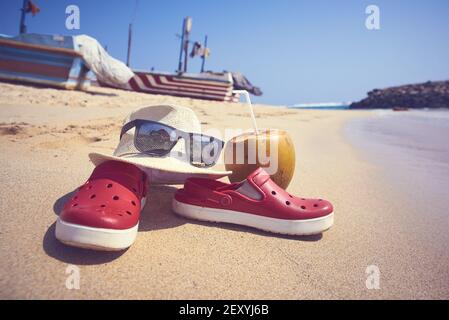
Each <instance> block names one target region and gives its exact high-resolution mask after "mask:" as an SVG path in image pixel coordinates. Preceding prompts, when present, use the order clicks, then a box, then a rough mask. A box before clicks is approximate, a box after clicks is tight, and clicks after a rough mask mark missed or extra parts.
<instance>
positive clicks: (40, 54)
mask: <svg viewBox="0 0 449 320" xmlns="http://www.w3.org/2000/svg"><path fill="white" fill-rule="evenodd" d="M88 72H89V69H88V68H87V67H86V65H85V64H84V62H83V57H82V55H81V54H80V53H79V52H77V50H76V44H75V43H74V40H73V37H71V36H60V35H44V34H33V33H29V34H21V35H18V36H15V37H9V36H6V35H0V80H3V81H12V82H19V83H29V84H33V85H44V86H51V87H58V88H63V89H78V90H83V89H85V88H86V87H87V86H88V85H89V83H90V80H89V77H88V76H87V74H88Z"/></svg>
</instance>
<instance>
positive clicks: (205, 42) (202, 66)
mask: <svg viewBox="0 0 449 320" xmlns="http://www.w3.org/2000/svg"><path fill="white" fill-rule="evenodd" d="M204 50H207V34H206V36H205V37H204ZM202 58H203V62H202V63H201V72H204V64H205V63H206V51H204V52H203V56H202Z"/></svg>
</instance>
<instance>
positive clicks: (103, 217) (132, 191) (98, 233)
mask: <svg viewBox="0 0 449 320" xmlns="http://www.w3.org/2000/svg"><path fill="white" fill-rule="evenodd" d="M146 179H147V178H146V175H145V174H144V173H143V172H142V171H141V170H140V169H138V168H137V167H136V166H134V165H131V164H128V163H124V162H117V161H108V162H104V163H102V164H100V165H99V166H97V167H96V168H95V169H94V171H93V172H92V175H91V176H90V178H89V179H88V181H87V182H86V183H85V184H84V185H82V186H81V187H80V188H79V189H78V192H76V194H75V195H74V196H73V197H72V198H71V199H70V200H69V201H67V203H66V204H65V205H64V208H63V209H62V211H61V213H60V215H59V217H58V220H57V222H56V238H57V239H58V240H59V241H61V242H63V243H65V244H68V245H71V246H76V247H82V248H89V249H97V250H122V249H125V248H128V247H129V246H130V245H131V244H132V243H133V242H134V240H135V238H136V235H137V229H138V225H139V216H140V210H141V207H142V206H143V203H142V200H144V199H145V195H146Z"/></svg>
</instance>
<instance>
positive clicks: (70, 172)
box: [0, 84, 449, 299]
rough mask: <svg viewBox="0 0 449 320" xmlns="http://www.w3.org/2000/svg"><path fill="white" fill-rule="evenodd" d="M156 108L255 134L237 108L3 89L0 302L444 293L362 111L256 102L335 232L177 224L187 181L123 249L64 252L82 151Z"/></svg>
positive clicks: (438, 261) (441, 259) (85, 163)
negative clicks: (292, 233)
mask: <svg viewBox="0 0 449 320" xmlns="http://www.w3.org/2000/svg"><path fill="white" fill-rule="evenodd" d="M158 103H177V104H180V105H184V106H188V107H191V108H192V109H193V110H194V111H195V112H196V114H197V115H198V117H199V118H200V120H201V121H202V123H203V126H204V127H205V128H206V129H207V128H218V129H220V130H224V129H225V128H242V129H246V128H249V127H250V126H251V122H250V119H249V118H248V111H247V109H246V106H245V105H242V104H229V103H219V102H209V101H199V100H193V99H183V98H174V97H166V96H154V95H147V94H138V93H132V92H125V91H120V90H113V89H100V88H93V89H92V90H91V92H90V93H83V92H71V91H62V90H54V89H38V88H32V87H26V86H18V85H10V84H0V144H1V148H2V152H1V153H0V181H1V187H0V214H1V217H0V219H1V221H2V222H1V230H0V258H1V259H0V298H2V299H11V298H12V299H18V298H26V299H29V298H33V299H45V298H50V299H55V298H63V299H70V298H74V299H86V298H96V299H107V298H115V299H130V298H137V299H167V298H174V299H177V298H185V299H197V298H205V299H211V298H218V299H264V298H266V299H312V298H318V299H323V298H330V299H345V298H356V299H380V298H387V299H393V298H399V299H404V298H445V299H447V298H449V281H448V279H449V272H448V267H447V266H448V264H447V262H448V261H447V258H446V257H447V253H446V252H445V251H442V250H441V247H436V246H433V245H429V244H428V243H423V242H422V238H421V237H419V236H418V235H417V233H416V230H418V229H419V230H420V233H419V234H428V238H431V235H432V233H433V231H434V229H433V228H432V226H431V225H430V223H428V224H420V225H417V226H415V229H410V226H409V224H408V223H409V221H410V218H409V217H410V215H413V216H419V215H420V214H421V213H422V212H421V209H419V208H417V207H416V206H415V204H414V203H413V201H410V199H409V198H408V194H407V193H405V192H403V190H402V189H401V188H400V187H398V186H397V185H395V184H393V183H391V182H390V176H389V173H388V171H386V170H385V167H384V165H382V164H380V163H378V162H376V161H375V160H373V159H371V158H372V157H371V155H370V154H369V152H368V151H366V150H364V149H363V148H358V147H354V145H353V144H352V142H351V141H349V140H348V138H347V134H346V133H345V129H344V128H345V126H346V124H348V123H350V122H351V121H352V120H356V119H359V118H375V117H377V116H378V115H376V114H373V113H370V112H365V111H356V112H350V111H304V110H303V111H301V110H292V109H286V108H283V107H279V106H261V105H260V106H256V115H257V120H258V123H259V127H261V128H263V127H264V128H270V127H271V128H279V129H283V130H286V131H287V132H288V133H289V134H290V135H291V136H292V139H293V140H294V143H295V147H296V150H297V166H296V171H295V175H294V178H293V181H292V183H291V184H290V186H289V188H288V190H289V192H291V193H293V194H297V195H303V196H306V197H322V198H326V199H329V200H331V201H332V202H333V204H334V206H335V215H336V216H335V219H336V220H335V225H334V227H333V228H331V229H330V230H329V231H328V232H325V233H324V234H323V235H320V236H312V237H286V236H277V235H272V234H269V233H265V232H259V231H255V230H253V229H249V228H245V227H239V226H231V225H225V224H213V223H202V222H197V221H190V220H187V219H184V218H180V217H178V216H176V215H175V214H174V213H173V212H172V211H171V209H170V202H171V198H172V196H173V193H174V192H175V191H176V188H178V187H179V186H161V187H153V188H151V190H150V193H149V199H148V202H147V204H146V206H145V208H144V209H143V212H142V215H141V222H140V225H139V234H138V237H137V240H136V242H135V244H134V245H133V246H132V247H131V248H130V249H129V250H127V251H124V252H120V253H104V252H94V251H87V250H83V249H75V248H70V247H66V246H64V245H62V244H60V243H59V242H58V241H57V240H56V239H55V237H54V227H55V224H54V223H55V221H56V218H57V215H58V213H59V211H60V209H61V207H62V205H63V204H64V202H65V201H66V200H67V199H68V198H69V197H70V195H71V193H72V192H73V190H75V188H76V187H77V186H79V185H80V184H81V183H83V182H84V181H85V179H86V178H87V177H88V176H89V174H90V173H91V171H92V169H93V165H92V164H91V163H90V162H89V160H88V157H87V154H88V152H91V151H99V150H100V151H105V152H108V151H109V152H112V150H113V148H114V146H115V144H116V143H117V140H118V134H119V130H120V125H121V121H122V119H123V118H124V117H125V116H126V114H128V113H129V112H130V111H132V110H134V109H135V108H137V107H140V106H146V105H152V104H158ZM421 216H422V215H421ZM419 222H421V221H419ZM442 236H443V235H441V234H440V233H436V234H433V237H435V239H434V240H433V241H437V240H438V239H445V238H441V237H442ZM69 265H76V266H78V267H79V268H80V276H81V279H80V280H81V281H80V289H79V290H69V289H67V288H66V286H65V282H66V279H67V276H68V275H67V274H66V268H67V267H68V266H69ZM371 265H375V266H377V267H378V268H379V270H380V289H378V290H376V289H372V290H370V289H367V286H366V279H367V274H366V269H367V267H369V266H371Z"/></svg>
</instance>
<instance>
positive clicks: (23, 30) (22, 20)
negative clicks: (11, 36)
mask: <svg viewBox="0 0 449 320" xmlns="http://www.w3.org/2000/svg"><path fill="white" fill-rule="evenodd" d="M27 4H28V0H23V4H22V9H20V10H21V11H22V13H21V15H20V26H19V33H20V34H22V33H26V32H27V26H26V25H25V15H26V9H27Z"/></svg>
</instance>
